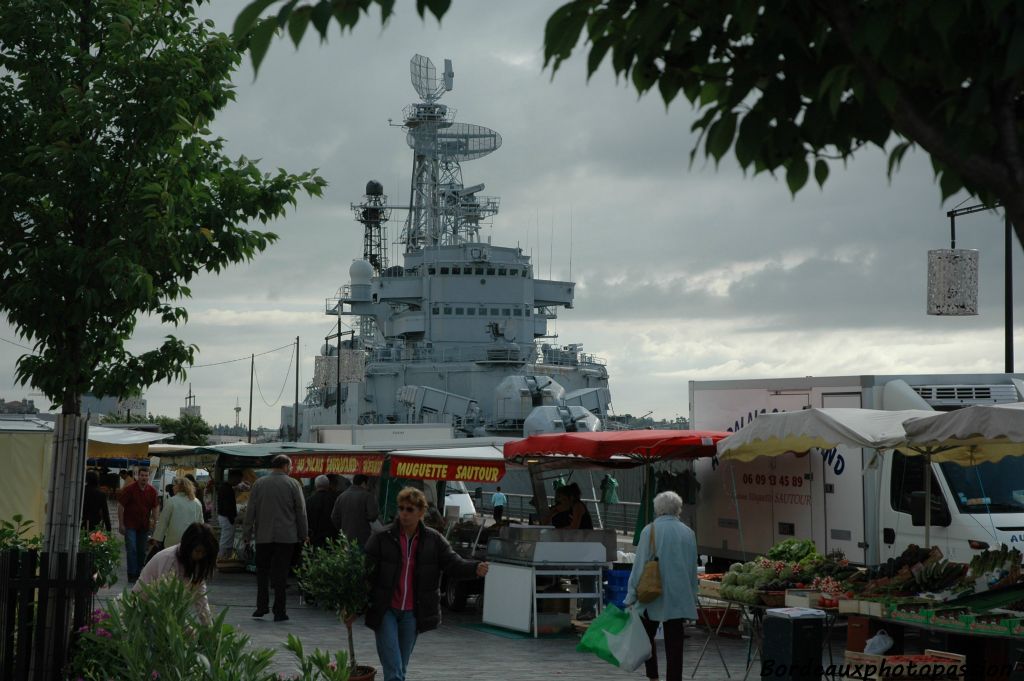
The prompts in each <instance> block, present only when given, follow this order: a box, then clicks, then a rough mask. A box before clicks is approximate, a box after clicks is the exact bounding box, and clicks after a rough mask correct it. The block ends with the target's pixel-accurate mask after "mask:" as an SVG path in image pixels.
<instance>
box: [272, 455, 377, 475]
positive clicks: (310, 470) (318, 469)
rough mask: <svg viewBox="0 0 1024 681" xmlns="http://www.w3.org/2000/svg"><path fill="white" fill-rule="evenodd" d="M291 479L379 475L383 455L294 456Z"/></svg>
mask: <svg viewBox="0 0 1024 681" xmlns="http://www.w3.org/2000/svg"><path fill="white" fill-rule="evenodd" d="M291 459H292V472H291V475H292V477H296V478H312V477H315V476H317V475H331V474H336V475H358V474H360V473H361V474H363V475H370V476H374V477H375V476H378V475H380V471H381V468H382V467H383V464H384V455H383V454H294V455H292V457H291Z"/></svg>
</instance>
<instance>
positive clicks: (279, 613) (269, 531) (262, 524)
mask: <svg viewBox="0 0 1024 681" xmlns="http://www.w3.org/2000/svg"><path fill="white" fill-rule="evenodd" d="M270 466H271V471H270V475H265V476H263V477H262V478H260V479H259V480H257V481H256V482H254V483H253V485H252V491H251V492H249V503H248V505H247V506H246V509H245V524H244V525H243V527H242V542H243V543H245V544H248V543H249V540H250V539H255V542H256V611H255V612H253V614H252V616H253V617H256V618H259V617H263V616H264V615H266V614H267V613H268V612H269V608H268V605H269V601H270V585H271V584H273V587H274V621H275V622H284V621H287V619H288V614H287V612H286V605H287V600H286V596H285V589H286V588H287V586H288V568H289V567H290V566H291V563H292V557H293V556H294V555H295V551H296V544H299V543H301V542H305V541H306V540H307V539H308V535H309V532H308V526H307V525H306V500H305V499H303V498H302V485H300V484H299V481H298V480H296V479H295V478H291V477H288V473H289V472H291V469H292V460H291V459H289V458H288V457H287V456H285V455H284V454H278V455H277V456H275V457H274V458H273V460H272V461H271V463H270Z"/></svg>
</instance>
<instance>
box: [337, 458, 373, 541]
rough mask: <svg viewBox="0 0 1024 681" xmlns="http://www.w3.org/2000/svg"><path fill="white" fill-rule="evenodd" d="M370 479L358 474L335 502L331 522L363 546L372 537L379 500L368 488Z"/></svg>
mask: <svg viewBox="0 0 1024 681" xmlns="http://www.w3.org/2000/svg"><path fill="white" fill-rule="evenodd" d="M368 480H369V478H367V477H366V476H365V475H356V476H354V477H353V478H352V484H351V485H350V486H349V488H348V489H347V490H345V491H344V492H342V493H341V496H340V497H338V500H337V501H336V502H334V510H333V511H331V522H332V523H334V526H335V527H336V528H338V529H339V530H341V532H342V533H343V534H344V535H345V536H346V537H348V538H349V539H355V540H356V541H357V542H359V545H360V546H362V547H365V546H366V541H367V540H368V539H369V538H370V533H371V530H370V523H372V522H373V521H374V520H376V519H377V516H378V515H379V511H378V509H377V500H376V499H374V498H373V494H371V493H370V490H368V489H367V488H366V483H367V481H368Z"/></svg>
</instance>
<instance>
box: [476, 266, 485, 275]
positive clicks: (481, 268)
mask: <svg viewBox="0 0 1024 681" xmlns="http://www.w3.org/2000/svg"><path fill="white" fill-rule="evenodd" d="M474 273H475V274H476V275H477V276H480V275H481V274H483V273H484V268H483V267H477V268H476V270H475V272H474Z"/></svg>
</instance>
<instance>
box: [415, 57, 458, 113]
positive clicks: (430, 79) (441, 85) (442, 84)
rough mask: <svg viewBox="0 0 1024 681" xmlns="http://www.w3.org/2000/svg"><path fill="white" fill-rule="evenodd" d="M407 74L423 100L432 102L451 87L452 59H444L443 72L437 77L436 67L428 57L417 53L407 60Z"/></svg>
mask: <svg viewBox="0 0 1024 681" xmlns="http://www.w3.org/2000/svg"><path fill="white" fill-rule="evenodd" d="M409 75H410V76H411V78H412V86H413V88H415V89H416V92H417V93H418V94H419V96H420V97H421V98H422V99H423V101H424V102H426V103H428V104H432V103H434V102H436V101H437V100H439V99H441V95H443V94H444V93H445V92H448V91H449V90H451V89H452V83H453V80H454V78H455V74H454V73H453V72H452V60H451V59H445V60H444V74H443V75H442V78H441V79H440V80H438V78H437V67H435V66H434V62H432V61H430V58H429V57H424V56H423V55H422V54H417V55H416V56H414V57H413V58H412V59H411V60H410V61H409Z"/></svg>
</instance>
